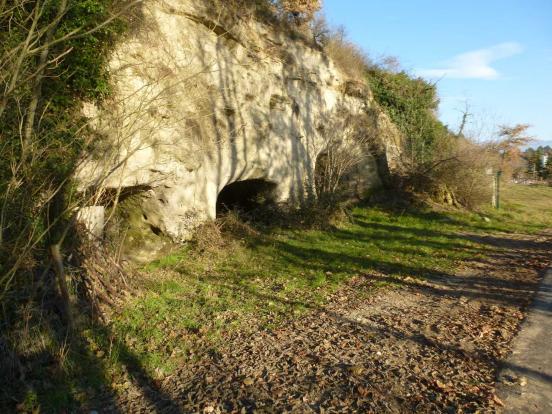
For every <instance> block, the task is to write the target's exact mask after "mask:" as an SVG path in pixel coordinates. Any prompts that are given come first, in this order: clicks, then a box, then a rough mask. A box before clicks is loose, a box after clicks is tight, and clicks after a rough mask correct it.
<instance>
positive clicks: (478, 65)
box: [324, 0, 552, 145]
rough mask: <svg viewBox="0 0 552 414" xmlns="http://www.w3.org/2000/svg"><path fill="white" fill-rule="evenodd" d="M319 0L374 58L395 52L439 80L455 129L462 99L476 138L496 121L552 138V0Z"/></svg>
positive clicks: (444, 114)
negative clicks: (523, 126)
mask: <svg viewBox="0 0 552 414" xmlns="http://www.w3.org/2000/svg"><path fill="white" fill-rule="evenodd" d="M324 3H325V4H324V11H325V14H326V17H327V19H328V21H329V22H330V24H331V25H332V26H337V25H343V26H344V27H345V28H346V31H347V33H348V35H349V37H350V39H351V40H353V41H354V42H355V43H357V44H358V45H359V46H361V47H362V48H363V49H364V50H365V51H366V52H367V53H368V54H369V55H370V56H371V57H372V58H374V59H376V60H377V58H378V57H379V56H382V55H391V56H395V57H397V58H398V59H399V61H400V62H401V64H402V66H403V67H404V68H405V69H407V70H408V71H409V72H411V73H415V74H418V75H421V76H423V77H425V78H427V79H430V80H437V81H438V89H439V96H440V99H441V105H440V117H441V119H442V120H443V121H444V122H445V123H447V124H449V126H451V127H452V128H453V129H454V128H455V127H456V126H457V125H458V122H459V119H460V116H461V112H460V110H461V109H462V108H463V107H464V105H465V104H464V102H466V101H467V102H468V103H469V106H470V111H471V112H472V113H473V114H474V117H473V119H472V124H471V129H472V131H473V133H474V134H475V135H478V136H479V137H480V138H481V139H485V138H488V137H490V135H491V134H492V129H493V127H494V126H496V125H497V124H516V123H528V124H531V125H532V126H533V127H532V129H531V130H530V132H531V133H532V134H533V135H535V136H536V137H537V138H538V139H540V140H542V141H547V143H549V144H552V1H551V0H526V1H521V0H519V1H514V0H501V1H498V0H479V1H474V0H465V1H462V2H457V1H455V2H453V1H438V0H410V1H409V0H372V1H367V0H325V2H324ZM538 144H539V143H537V145H538Z"/></svg>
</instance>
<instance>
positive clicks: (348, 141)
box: [315, 110, 381, 199]
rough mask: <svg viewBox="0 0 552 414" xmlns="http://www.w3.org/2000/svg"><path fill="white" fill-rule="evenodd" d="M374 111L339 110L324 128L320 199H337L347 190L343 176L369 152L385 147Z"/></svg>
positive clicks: (318, 181) (317, 185)
mask: <svg viewBox="0 0 552 414" xmlns="http://www.w3.org/2000/svg"><path fill="white" fill-rule="evenodd" d="M370 115H371V114H370V113H362V114H357V115H354V114H351V113H348V112H346V111H344V110H338V111H336V113H335V114H334V116H333V117H332V118H331V119H329V120H328V122H327V124H326V125H324V126H323V127H322V128H321V133H322V135H323V136H324V138H325V146H324V148H323V149H322V151H321V152H320V154H319V155H318V158H317V163H316V169H315V188H316V196H317V198H318V199H328V198H329V199H336V198H339V196H340V192H342V191H343V187H342V184H343V178H344V177H345V176H346V175H347V174H349V173H350V172H351V171H352V170H353V169H354V168H355V167H356V166H357V165H359V164H360V163H362V162H363V161H364V160H365V159H366V158H367V157H368V156H370V155H372V154H374V153H376V152H378V151H380V150H381V143H380V142H379V140H378V136H377V131H376V126H375V122H374V119H372V117H371V116H370Z"/></svg>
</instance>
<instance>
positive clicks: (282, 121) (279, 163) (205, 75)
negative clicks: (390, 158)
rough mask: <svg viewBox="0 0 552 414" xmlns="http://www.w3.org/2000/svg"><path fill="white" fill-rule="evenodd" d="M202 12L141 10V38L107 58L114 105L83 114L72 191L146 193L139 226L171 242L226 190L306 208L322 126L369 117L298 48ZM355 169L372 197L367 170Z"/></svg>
mask: <svg viewBox="0 0 552 414" xmlns="http://www.w3.org/2000/svg"><path fill="white" fill-rule="evenodd" d="M202 5H203V3H202V1H201V0H193V1H184V0H164V1H157V0H151V1H149V2H146V3H145V5H144V6H143V15H144V24H143V25H142V27H141V29H140V30H139V31H137V32H136V33H134V34H132V35H131V36H130V37H129V38H127V39H126V40H125V41H123V42H122V43H121V44H120V45H119V46H118V47H117V49H116V50H115V52H114V54H113V57H112V60H111V63H110V70H111V73H112V79H113V87H114V91H115V93H114V96H113V98H112V99H111V100H110V101H109V102H107V103H105V104H104V105H103V106H102V107H101V108H99V107H96V106H94V105H90V104H88V105H86V106H85V108H84V112H85V114H86V115H87V116H88V117H90V118H91V123H92V125H93V128H94V129H95V130H96V131H97V133H98V134H99V136H101V137H102V138H101V139H100V138H98V148H97V149H96V150H95V151H94V154H92V155H91V156H90V157H89V158H88V159H87V160H85V162H83V165H82V167H81V168H80V169H79V171H78V173H77V178H78V180H79V181H80V186H81V188H83V189H84V188H87V187H91V186H94V187H98V186H100V187H103V188H114V189H117V188H128V187H134V188H143V189H145V193H144V194H145V197H144V202H143V212H144V214H143V217H144V220H146V222H147V223H148V224H149V225H150V226H152V227H153V228H156V229H159V230H160V231H161V232H163V233H164V234H166V235H169V236H170V237H171V238H172V239H173V240H176V241H182V240H186V239H187V238H189V237H190V234H191V232H192V231H193V229H194V228H195V227H196V226H197V225H198V224H200V223H202V222H204V221H205V220H207V219H209V218H214V217H215V215H216V202H217V196H218V194H219V192H220V191H221V190H222V189H223V188H224V187H225V186H226V185H228V184H229V183H232V182H235V181H240V180H247V179H263V180H266V181H268V182H271V183H274V184H275V185H276V190H275V198H276V201H291V202H297V203H299V202H301V201H302V200H304V199H305V197H307V195H308V194H309V191H312V188H313V186H314V169H315V163H316V158H317V156H318V155H319V154H320V153H321V152H322V151H324V149H325V145H326V141H325V138H324V136H322V133H321V130H322V129H323V126H324V125H325V123H326V121H327V120H328V119H329V118H331V117H332V116H335V111H336V109H337V108H341V109H343V108H345V109H346V111H348V112H350V113H360V112H362V111H366V110H367V109H368V108H370V106H372V105H373V101H372V98H371V97H370V95H369V93H368V92H367V91H365V93H364V96H360V97H359V95H358V94H357V93H347V89H348V88H347V87H346V85H347V80H346V79H345V78H344V77H343V76H342V75H341V74H340V72H339V71H338V70H337V69H336V67H335V66H334V65H333V64H332V62H331V61H330V60H329V59H328V57H327V56H325V55H324V54H323V53H322V52H320V51H318V50H315V49H313V48H311V47H309V46H308V45H306V44H305V42H302V41H300V40H291V39H290V38H289V37H287V36H286V35H285V34H283V33H278V32H277V31H275V30H274V29H272V28H271V27H270V26H267V25H264V24H261V23H258V22H254V21H239V22H237V23H235V24H231V23H229V26H225V25H224V24H223V23H221V22H217V21H216V20H217V17H216V15H215V16H212V15H209V14H208V13H206V11H205V10H202ZM206 16H209V17H206ZM382 116H383V115H382ZM387 124H389V122H388V121H387V120H386V119H384V120H383V121H382V125H383V126H382V128H385V129H386V131H388V130H390V128H391V127H390V126H389V125H387ZM365 164H366V165H364V166H363V171H364V174H365V175H366V177H369V179H368V181H369V184H370V185H374V186H375V185H378V184H379V182H380V180H379V176H378V172H377V168H376V163H375V160H374V159H373V158H368V159H367V160H366V161H365ZM366 177H365V178H366Z"/></svg>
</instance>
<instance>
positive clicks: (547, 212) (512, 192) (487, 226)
mask: <svg viewBox="0 0 552 414" xmlns="http://www.w3.org/2000/svg"><path fill="white" fill-rule="evenodd" d="M482 215H483V216H485V217H488V218H489V219H490V221H489V222H486V221H482V220H481V216H482ZM453 216H454V217H456V218H458V219H460V220H464V221H465V222H466V225H467V226H468V228H469V229H470V230H472V231H486V232H506V233H525V234H534V233H538V232H540V231H542V230H544V229H546V228H552V187H551V186H547V185H531V186H528V185H519V184H506V185H503V186H502V188H501V196H500V209H499V210H496V209H493V208H491V207H487V208H485V209H483V210H482V211H481V214H475V213H467V212H462V213H457V214H453Z"/></svg>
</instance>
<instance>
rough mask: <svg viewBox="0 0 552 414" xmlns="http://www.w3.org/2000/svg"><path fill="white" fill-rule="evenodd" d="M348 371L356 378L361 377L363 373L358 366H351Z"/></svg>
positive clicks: (362, 369)
mask: <svg viewBox="0 0 552 414" xmlns="http://www.w3.org/2000/svg"><path fill="white" fill-rule="evenodd" d="M349 370H350V371H351V374H353V375H356V376H358V375H362V373H363V372H364V368H363V367H361V366H360V365H353V366H352V367H351V368H350V369H349Z"/></svg>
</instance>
